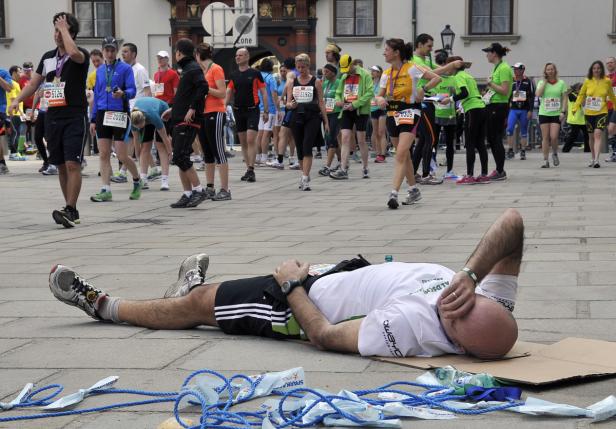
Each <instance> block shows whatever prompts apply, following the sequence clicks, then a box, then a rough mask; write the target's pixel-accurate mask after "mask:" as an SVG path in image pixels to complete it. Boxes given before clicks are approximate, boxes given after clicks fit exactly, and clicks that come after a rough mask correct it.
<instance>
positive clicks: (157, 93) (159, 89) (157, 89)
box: [154, 83, 165, 97]
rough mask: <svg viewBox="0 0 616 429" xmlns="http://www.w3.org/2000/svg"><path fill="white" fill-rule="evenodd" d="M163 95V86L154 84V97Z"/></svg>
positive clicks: (162, 84)
mask: <svg viewBox="0 0 616 429" xmlns="http://www.w3.org/2000/svg"><path fill="white" fill-rule="evenodd" d="M164 94H165V84H164V83H155V84H154V97H160V96H162V95H164Z"/></svg>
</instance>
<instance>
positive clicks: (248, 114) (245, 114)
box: [233, 107, 261, 133]
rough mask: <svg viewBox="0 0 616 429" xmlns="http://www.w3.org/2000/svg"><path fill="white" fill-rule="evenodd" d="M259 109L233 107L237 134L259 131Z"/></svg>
mask: <svg viewBox="0 0 616 429" xmlns="http://www.w3.org/2000/svg"><path fill="white" fill-rule="evenodd" d="M260 113H261V112H259V109H258V108H257V107H251V108H246V107H239V108H237V107H234V108H233V116H235V127H236V128H237V132H238V133H245V132H246V131H248V130H253V131H258V130H259V115H260Z"/></svg>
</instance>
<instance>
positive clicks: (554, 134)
mask: <svg viewBox="0 0 616 429" xmlns="http://www.w3.org/2000/svg"><path fill="white" fill-rule="evenodd" d="M543 78H544V80H541V81H539V83H538V84H537V96H538V97H539V100H540V103H541V104H540V105H539V126H540V127H541V135H542V136H543V138H542V140H541V149H542V150H543V165H541V168H550V161H548V156H549V154H550V147H551V148H552V163H553V164H554V166H555V167H557V166H558V165H559V164H560V161H559V160H558V140H559V134H560V123H561V121H562V120H564V119H565V114H564V112H566V111H567V96H566V94H567V85H566V84H565V82H564V81H563V80H561V79H558V70H557V69H556V64H554V63H547V64H546V65H545V67H544V68H543Z"/></svg>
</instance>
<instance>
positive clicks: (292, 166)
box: [289, 162, 299, 170]
mask: <svg viewBox="0 0 616 429" xmlns="http://www.w3.org/2000/svg"><path fill="white" fill-rule="evenodd" d="M289 170H299V163H298V162H290V163H289Z"/></svg>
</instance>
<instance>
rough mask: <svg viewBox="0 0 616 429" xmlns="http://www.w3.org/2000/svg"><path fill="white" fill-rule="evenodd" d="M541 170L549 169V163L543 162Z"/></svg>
mask: <svg viewBox="0 0 616 429" xmlns="http://www.w3.org/2000/svg"><path fill="white" fill-rule="evenodd" d="M541 168H550V161H548V160H544V161H543V164H541Z"/></svg>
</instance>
